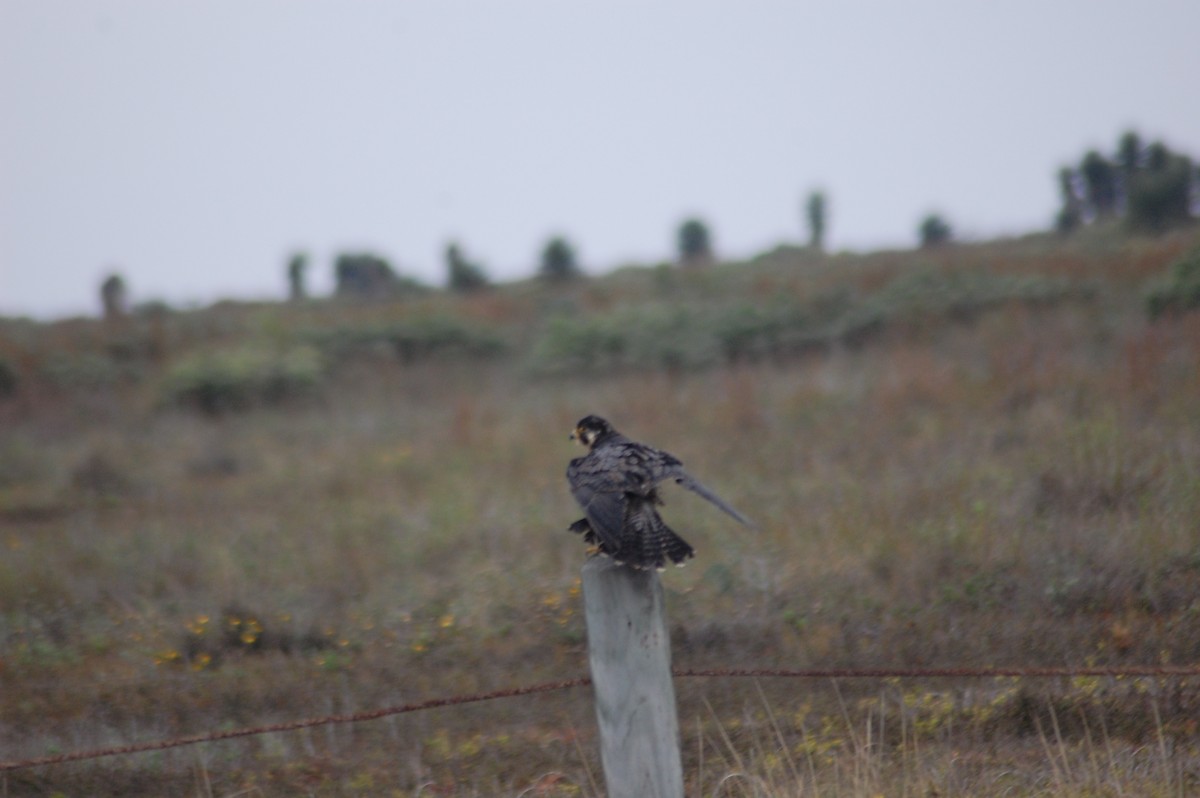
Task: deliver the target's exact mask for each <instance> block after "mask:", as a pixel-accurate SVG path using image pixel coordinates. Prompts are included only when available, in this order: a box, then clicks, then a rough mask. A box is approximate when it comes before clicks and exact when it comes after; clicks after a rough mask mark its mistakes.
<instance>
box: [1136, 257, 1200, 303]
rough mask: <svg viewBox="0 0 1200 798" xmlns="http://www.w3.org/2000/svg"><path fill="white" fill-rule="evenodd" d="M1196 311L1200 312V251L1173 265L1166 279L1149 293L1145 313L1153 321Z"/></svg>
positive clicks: (1154, 286) (1147, 293)
mask: <svg viewBox="0 0 1200 798" xmlns="http://www.w3.org/2000/svg"><path fill="white" fill-rule="evenodd" d="M1195 308H1200V247H1196V248H1195V249H1193V250H1191V251H1190V252H1188V253H1187V254H1186V255H1184V256H1183V257H1182V258H1180V259H1179V260H1177V261H1175V262H1174V263H1172V264H1171V266H1170V267H1169V270H1168V274H1167V276H1166V277H1163V278H1162V279H1160V280H1157V281H1155V282H1154V283H1153V284H1151V286H1150V287H1149V289H1148V290H1147V291H1146V312H1147V313H1148V314H1149V315H1150V318H1152V319H1156V318H1158V317H1159V316H1161V315H1163V314H1164V313H1170V312H1180V311H1187V310H1193V309H1195Z"/></svg>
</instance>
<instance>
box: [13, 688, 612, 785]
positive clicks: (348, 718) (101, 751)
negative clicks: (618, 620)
mask: <svg viewBox="0 0 1200 798" xmlns="http://www.w3.org/2000/svg"><path fill="white" fill-rule="evenodd" d="M591 683H592V680H591V679H590V678H588V677H586V676H581V677H578V678H575V679H565V680H563V681H559V682H545V683H543V684H535V685H530V686H528V687H513V688H509V689H506V690H494V691H492V692H490V693H476V694H473V695H459V696H450V697H448V698H433V699H429V700H428V701H418V702H416V703H413V704H400V705H397V706H391V707H383V708H381V709H372V710H367V711H365V712H353V713H349V714H345V715H325V716H323V717H319V718H306V719H303V720H293V721H285V722H283V723H271V724H268V725H265V726H251V727H247V728H242V729H230V730H228V731H220V732H207V733H205V734H193V735H189V736H186V737H176V738H174V739H170V740H155V741H152V742H145V743H134V744H132V745H120V746H114V747H112V748H97V749H95V750H91V751H72V752H69V753H63V754H54V755H51V756H41V757H35V758H33V759H24V760H20V761H13V762H0V773H3V772H6V771H10V770H19V769H22V768H30V767H36V766H39V765H59V764H62V763H64V762H78V761H81V760H85V759H100V758H101V757H108V756H120V755H124V754H138V753H142V752H144V751H161V750H164V749H167V748H178V747H180V746H184V745H195V744H196V743H210V742H216V741H218V740H230V739H233V738H236V737H253V736H255V735H259V734H270V733H272V732H285V731H295V730H297V729H307V728H311V727H313V726H329V725H333V724H339V723H360V722H362V721H366V720H377V719H379V718H385V717H387V716H389V715H400V714H402V713H405V712H418V711H420V710H422V709H436V708H437V707H448V706H455V705H457V704H472V703H477V702H480V701H492V700H494V699H497V698H513V697H515V696H522V695H532V694H534V693H549V692H552V691H554V690H565V689H567V688H569V687H581V686H583V685H587V684H591Z"/></svg>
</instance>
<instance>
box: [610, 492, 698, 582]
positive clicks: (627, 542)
mask: <svg viewBox="0 0 1200 798" xmlns="http://www.w3.org/2000/svg"><path fill="white" fill-rule="evenodd" d="M606 553H607V554H609V555H611V556H612V558H613V559H614V560H617V561H618V562H623V563H626V564H627V565H630V566H632V567H634V568H655V569H657V570H660V571H661V570H662V569H664V568H665V567H666V565H667V563H668V562H671V563H674V564H675V565H683V564H684V562H686V561H687V560H688V559H690V558H692V557H694V556H696V550H695V549H693V548H692V547H691V544H689V543H688V542H687V541H686V540H684V539H683V538H681V537H680V536H679V535H677V534H676V533H675V531H674V530H673V529H671V528H670V527H669V526H667V525H666V524H665V523H663V520H662V517H661V516H660V515H659V514H658V510H656V509H655V508H654V504H653V502H652V501H647V502H643V503H639V504H638V505H637V506H634V507H630V511H629V514H628V516H627V518H626V523H625V528H624V530H623V534H622V536H621V545H620V546H619V547H618V550H617V551H614V552H606Z"/></svg>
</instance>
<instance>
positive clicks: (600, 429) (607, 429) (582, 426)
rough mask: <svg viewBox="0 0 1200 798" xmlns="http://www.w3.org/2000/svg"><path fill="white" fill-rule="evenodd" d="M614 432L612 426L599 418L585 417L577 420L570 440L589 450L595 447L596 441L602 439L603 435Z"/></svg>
mask: <svg viewBox="0 0 1200 798" xmlns="http://www.w3.org/2000/svg"><path fill="white" fill-rule="evenodd" d="M613 432H615V430H614V429H613V428H612V424H609V423H608V422H607V421H605V420H604V419H602V418H600V416H585V417H584V418H581V419H579V423H578V424H576V425H575V431H574V432H572V433H571V440H573V441H579V442H580V443H581V444H583V445H584V446H586V447H588V448H589V449H590V448H592V447H593V446H595V445H596V441H598V440H600V439H601V438H603V437H604V436H605V435H611V434H613Z"/></svg>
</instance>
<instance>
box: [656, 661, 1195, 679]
mask: <svg viewBox="0 0 1200 798" xmlns="http://www.w3.org/2000/svg"><path fill="white" fill-rule="evenodd" d="M671 673H672V674H673V675H675V676H681V677H689V676H709V677H755V678H773V677H784V678H800V679H921V678H938V679H945V678H955V677H961V678H973V679H979V678H983V679H986V678H997V677H1004V676H1011V677H1029V678H1051V677H1056V676H1059V677H1081V676H1112V677H1142V676H1200V664H1197V665H1130V666H1125V667H1119V666H1111V667H1109V666H1098V667H1079V668H1073V667H1045V668H1005V667H993V668H807V669H800V670H789V669H786V668H675V669H672V671H671Z"/></svg>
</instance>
